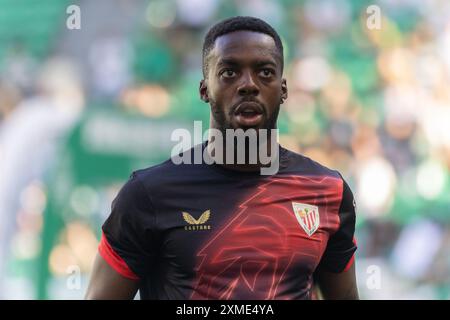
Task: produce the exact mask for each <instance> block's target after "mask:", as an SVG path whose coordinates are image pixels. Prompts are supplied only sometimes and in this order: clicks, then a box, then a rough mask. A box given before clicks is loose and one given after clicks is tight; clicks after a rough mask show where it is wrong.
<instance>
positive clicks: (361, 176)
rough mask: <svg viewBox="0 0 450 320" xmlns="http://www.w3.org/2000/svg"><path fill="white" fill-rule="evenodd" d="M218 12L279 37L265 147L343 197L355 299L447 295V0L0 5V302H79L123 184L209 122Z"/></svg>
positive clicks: (115, 0)
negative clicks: (279, 61)
mask: <svg viewBox="0 0 450 320" xmlns="http://www.w3.org/2000/svg"><path fill="white" fill-rule="evenodd" d="M70 5H76V6H78V8H79V13H80V15H79V18H80V19H81V20H80V28H79V29H77V28H75V29H72V28H69V27H68V23H67V19H68V18H69V17H71V18H73V15H74V14H75V15H76V13H77V11H76V10H75V11H72V10H70V9H68V7H69V6H70ZM371 5H372V7H371V9H372V10H368V8H369V6H371ZM373 6H375V7H373ZM374 8H375V9H374ZM377 14H378V15H377ZM234 15H250V16H256V17H259V18H262V19H264V20H266V21H267V22H269V23H270V24H271V25H272V26H273V27H274V28H275V29H276V30H277V31H278V32H279V34H280V35H281V37H282V40H283V42H284V46H285V77H286V79H287V83H288V89H289V98H288V100H287V102H286V103H285V104H284V105H283V106H282V109H281V112H280V117H279V122H278V127H279V129H280V143H281V144H282V145H284V146H285V147H286V148H289V149H291V150H293V151H296V152H299V153H302V154H304V155H306V156H309V157H311V158H312V159H314V160H316V161H318V162H320V163H322V164H324V165H326V166H328V167H331V168H334V169H338V170H339V171H340V172H341V173H342V175H343V176H344V177H345V179H346V180H347V182H348V183H349V185H350V186H351V188H352V190H353V193H354V195H355V198H356V203H357V231H356V238H357V242H358V247H359V249H358V251H357V272H358V283H359V290H360V295H361V297H362V298H364V299H449V298H450V197H449V195H450V174H449V173H450V2H449V1H446V0H378V1H375V0H374V1H366V0H303V1H299V0H282V1H275V0H240V1H239V0H235V1H225V0H145V1H144V0H137V1H121V0H96V1H87V0H80V1H75V0H74V1H68V0H64V1H51V0H45V1H44V0H41V1H37V0H27V1H26V0H0V298H4V299H5V298H6V299H10V298H24V299H37V298H39V299H41V298H51V299H59V298H74V299H78V298H82V297H83V294H84V290H85V288H86V285H87V281H88V275H89V271H90V268H91V265H92V261H93V260H92V259H93V257H94V256H95V254H96V251H97V243H98V242H97V241H98V238H99V232H100V226H101V224H102V222H103V221H104V219H105V218H106V216H107V215H108V214H109V211H108V210H109V206H110V203H111V201H112V199H113V198H114V197H115V195H116V193H117V190H118V189H119V188H120V186H121V184H123V183H124V181H125V180H126V179H127V178H128V175H129V174H130V173H131V171H132V170H135V169H138V168H143V167H147V166H150V165H153V164H156V163H158V162H160V161H162V160H164V159H166V158H168V157H169V156H170V149H171V147H172V146H173V142H171V141H170V132H171V129H172V128H177V127H180V126H183V127H186V128H188V129H192V127H193V121H194V120H202V121H204V125H203V128H204V130H205V129H206V128H207V124H209V108H208V106H207V105H205V104H204V103H202V102H201V101H200V99H199V97H198V82H199V81H200V79H201V78H202V74H201V47H202V41H203V36H204V35H205V33H206V31H207V30H208V28H209V27H210V26H211V25H212V24H214V23H215V22H217V21H218V20H220V19H222V18H226V17H230V16H234ZM378 18H379V23H378V24H373V21H374V20H373V19H378Z"/></svg>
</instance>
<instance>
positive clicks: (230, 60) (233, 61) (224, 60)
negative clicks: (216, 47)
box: [217, 58, 239, 66]
mask: <svg viewBox="0 0 450 320" xmlns="http://www.w3.org/2000/svg"><path fill="white" fill-rule="evenodd" d="M217 65H218V66H222V65H227V66H230V65H231V66H238V65H239V62H238V61H237V59H234V58H222V59H220V60H219V61H218V62H217Z"/></svg>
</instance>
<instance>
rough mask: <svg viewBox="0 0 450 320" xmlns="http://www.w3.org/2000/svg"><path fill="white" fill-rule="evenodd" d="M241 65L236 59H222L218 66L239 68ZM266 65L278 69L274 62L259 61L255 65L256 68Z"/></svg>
mask: <svg viewBox="0 0 450 320" xmlns="http://www.w3.org/2000/svg"><path fill="white" fill-rule="evenodd" d="M240 64H241V63H240V62H239V61H238V59H235V58H222V59H220V60H219V61H218V62H217V65H218V66H222V65H227V66H239V65H240ZM266 65H271V66H273V67H276V66H277V64H276V62H275V61H273V60H258V61H256V62H255V63H254V66H256V67H262V66H266Z"/></svg>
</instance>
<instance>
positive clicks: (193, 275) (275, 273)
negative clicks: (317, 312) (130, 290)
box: [99, 143, 356, 300]
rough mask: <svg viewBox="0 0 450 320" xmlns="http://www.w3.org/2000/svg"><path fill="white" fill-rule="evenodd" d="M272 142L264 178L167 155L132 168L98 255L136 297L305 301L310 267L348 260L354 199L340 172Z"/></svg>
mask: <svg viewBox="0 0 450 320" xmlns="http://www.w3.org/2000/svg"><path fill="white" fill-rule="evenodd" d="M205 145H206V143H203V144H200V145H197V146H195V147H194V148H203V149H204V147H205ZM279 148H280V149H279V150H280V154H279V156H280V168H279V171H278V173H277V174H275V175H272V176H264V175H260V173H259V171H258V172H238V171H233V170H229V169H225V168H224V167H223V166H220V165H218V164H212V165H208V164H206V163H203V164H179V165H176V164H174V163H173V162H172V161H171V160H170V159H169V160H167V161H166V162H164V163H162V164H160V165H157V166H153V167H150V168H147V169H144V170H139V171H136V172H134V173H133V174H132V175H131V177H130V179H129V181H128V182H127V183H126V184H125V185H124V186H123V188H122V189H121V191H120V192H119V194H118V195H117V197H116V198H115V200H114V201H113V203H112V210H111V214H110V216H109V217H108V219H107V220H106V222H105V223H104V225H103V227H102V230H103V235H102V239H101V242H100V245H99V252H100V254H101V256H102V257H103V258H104V259H105V260H106V261H107V262H108V263H109V264H110V265H111V267H112V268H114V269H115V270H116V271H117V272H118V273H120V274H121V275H123V276H124V277H127V278H130V279H133V280H135V281H139V290H140V296H141V299H257V300H259V299H261V300H262V299H310V298H311V293H312V292H311V291H312V290H311V288H312V284H313V274H314V272H315V271H316V270H318V269H323V270H326V271H330V272H342V271H344V270H345V269H346V268H349V267H350V266H351V264H352V262H353V256H354V252H355V250H356V244H355V242H354V239H353V236H354V230H355V205H354V199H353V195H352V192H351V190H350V188H349V187H348V185H347V183H346V182H345V181H344V179H343V178H342V176H341V175H340V174H339V172H337V171H334V170H331V169H328V168H326V167H324V166H322V165H320V164H318V163H317V162H315V161H313V160H311V159H309V158H307V157H305V156H302V155H299V154H296V153H294V152H291V151H289V150H287V149H285V148H283V147H281V146H280V147H279ZM191 151H193V149H191V150H189V151H188V152H191ZM191 154H194V152H191Z"/></svg>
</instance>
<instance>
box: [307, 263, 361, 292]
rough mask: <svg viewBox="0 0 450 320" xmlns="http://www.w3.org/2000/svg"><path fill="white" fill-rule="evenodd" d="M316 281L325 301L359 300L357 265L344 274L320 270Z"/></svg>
mask: <svg viewBox="0 0 450 320" xmlns="http://www.w3.org/2000/svg"><path fill="white" fill-rule="evenodd" d="M315 280H316V282H317V284H318V286H319V289H320V293H321V295H322V298H323V299H325V300H357V299H359V294H358V288H357V285H356V272H355V263H353V264H352V265H351V266H350V267H349V268H348V269H347V270H345V271H342V272H329V271H324V270H318V272H317V274H316V275H315Z"/></svg>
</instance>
